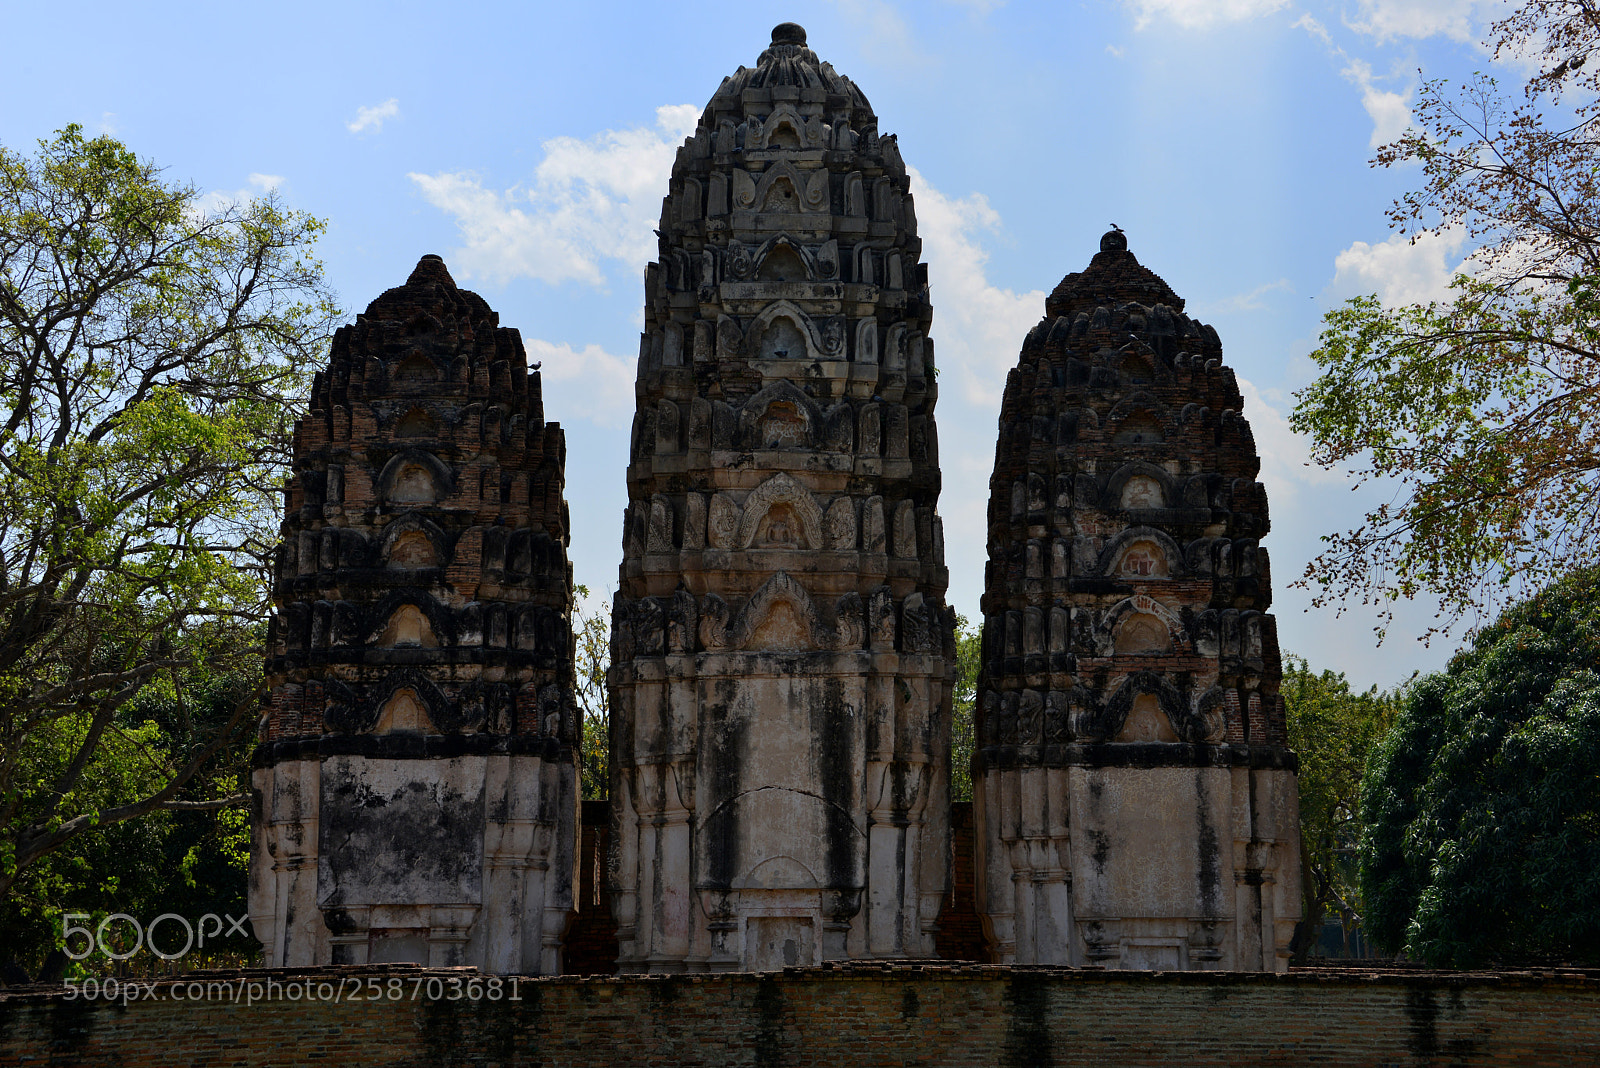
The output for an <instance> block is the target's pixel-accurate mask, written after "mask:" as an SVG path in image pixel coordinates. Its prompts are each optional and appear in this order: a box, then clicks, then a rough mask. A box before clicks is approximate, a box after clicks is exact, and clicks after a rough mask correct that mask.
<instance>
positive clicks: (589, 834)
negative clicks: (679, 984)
mask: <svg viewBox="0 0 1600 1068" xmlns="http://www.w3.org/2000/svg"><path fill="white" fill-rule="evenodd" d="M582 805H583V812H582V815H583V826H582V831H581V834H580V836H579V838H578V918H577V919H576V920H574V921H573V923H572V929H571V930H570V931H568V932H567V943H566V948H565V949H564V950H563V952H562V964H561V967H562V971H564V972H565V973H566V974H567V975H611V974H614V973H615V972H616V970H617V921H616V920H614V919H612V918H611V903H610V901H609V900H608V899H607V896H606V890H605V887H606V843H607V841H608V840H609V839H610V837H611V811H610V805H611V802H609V801H584V802H582Z"/></svg>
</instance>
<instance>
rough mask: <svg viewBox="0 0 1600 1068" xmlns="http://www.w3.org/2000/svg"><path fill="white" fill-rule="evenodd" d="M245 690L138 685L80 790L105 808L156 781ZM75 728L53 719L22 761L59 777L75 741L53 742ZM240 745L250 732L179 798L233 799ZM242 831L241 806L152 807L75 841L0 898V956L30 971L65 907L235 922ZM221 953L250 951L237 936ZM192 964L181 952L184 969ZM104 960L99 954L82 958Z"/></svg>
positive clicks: (206, 682) (226, 683)
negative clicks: (210, 915)
mask: <svg viewBox="0 0 1600 1068" xmlns="http://www.w3.org/2000/svg"><path fill="white" fill-rule="evenodd" d="M254 684H255V680H254V678H253V676H248V675H247V676H242V677H234V678H219V677H215V676H201V677H197V678H194V679H192V680H189V681H188V683H187V684H186V685H185V686H184V687H183V691H182V692H181V693H180V692H179V691H178V690H177V689H176V688H174V687H173V686H171V685H170V682H169V680H168V679H161V680H158V681H157V682H155V683H154V684H152V685H150V686H147V687H146V688H145V689H144V690H143V691H141V692H140V693H139V695H138V696H136V697H135V698H134V699H133V700H132V701H130V702H129V703H128V705H127V706H125V707H124V708H123V709H121V710H119V712H118V714H117V725H118V728H119V729H117V730H116V731H113V732H108V734H107V736H106V738H105V739H104V740H103V741H102V743H101V749H100V752H99V753H97V755H96V759H95V761H94V763H93V765H92V766H91V768H90V770H89V772H88V773H87V774H86V776H85V779H86V781H85V783H84V784H83V786H82V787H81V788H80V792H81V793H82V794H84V795H85V796H86V797H89V798H92V799H94V800H95V801H96V802H97V803H99V804H114V803H115V802H116V800H117V799H118V798H122V797H128V796H137V795H138V793H139V792H140V791H148V790H150V789H152V788H154V787H156V786H158V785H159V783H160V774H161V769H162V767H163V766H165V765H166V764H167V763H168V761H169V760H170V754H171V752H172V751H173V750H174V749H175V748H182V747H184V746H185V745H188V744H193V741H194V740H195V739H198V738H201V737H206V736H209V735H210V734H211V733H212V732H214V731H215V730H216V729H217V728H218V727H219V726H220V725H222V724H224V723H226V721H227V720H228V719H229V718H230V716H231V714H232V710H233V707H234V705H235V703H236V702H237V701H238V700H239V698H240V696H241V695H242V694H246V693H250V692H252V691H253V689H254ZM83 727H84V725H83V724H82V723H81V722H74V721H71V720H65V721H59V722H57V723H54V724H52V725H51V728H52V729H51V730H46V731H42V732H41V733H40V735H39V736H38V737H36V738H35V739H34V746H33V749H32V751H30V752H29V753H28V754H26V756H27V760H26V762H27V763H28V764H30V766H32V767H33V768H34V769H35V773H36V774H38V775H40V776H41V777H48V776H51V775H58V774H59V772H60V768H61V765H62V763H63V762H64V761H65V760H66V759H69V758H70V756H71V754H72V753H73V752H74V751H75V746H74V745H73V744H72V743H73V742H75V741H77V740H78V739H77V738H76V736H74V737H71V738H68V739H65V740H62V739H60V738H58V737H55V732H58V731H68V732H80V733H81V731H82V729H83ZM250 748H251V739H250V737H249V736H248V735H247V734H243V733H241V734H239V735H237V736H236V737H235V739H234V740H233V741H232V742H231V743H230V744H229V745H228V747H227V748H226V749H225V750H224V751H223V752H221V753H219V754H218V757H217V759H215V760H214V761H213V762H212V763H211V764H210V765H209V766H208V767H207V768H205V769H203V770H202V771H201V772H200V773H199V774H198V775H196V776H195V778H194V779H192V780H191V781H190V782H189V783H188V784H187V785H186V786H185V787H184V789H183V791H182V793H181V794H180V795H179V796H180V799H184V798H204V797H212V796H223V797H226V796H232V795H237V794H238V793H240V792H242V788H243V786H244V785H245V784H246V783H247V782H248V777H249V769H248V759H249V752H250ZM249 825H250V819H249V811H248V810H247V809H246V808H243V807H234V808H229V809H223V810H221V811H217V812H209V811H204V810H201V811H193V810H191V811H168V810H157V811H155V812H152V813H150V814H148V815H146V816H144V817H143V818H141V819H137V820H127V821H123V822H121V823H114V824H109V825H107V826H103V827H94V828H91V829H90V830H87V831H85V832H83V833H82V834H79V835H75V836H74V837H73V838H71V839H70V840H68V841H66V842H64V843H63V844H62V845H61V846H60V847H58V848H57V849H55V850H53V851H52V852H50V853H48V854H46V855H45V856H43V857H40V858H39V859H38V860H37V861H35V862H34V863H33V864H30V865H28V866H27V867H26V868H24V869H23V870H22V871H21V872H20V873H19V875H18V877H17V880H16V881H15V882H14V883H13V884H12V887H11V891H10V893H9V894H8V895H7V897H6V898H4V899H0V946H4V947H6V948H5V951H4V953H3V954H0V958H4V957H10V958H11V959H13V960H15V961H16V962H18V963H21V964H23V965H24V966H25V967H26V968H27V969H28V970H29V971H33V970H34V969H35V968H37V966H38V965H39V964H40V962H41V961H42V960H43V959H44V957H45V955H46V953H47V952H48V951H49V950H50V949H52V948H54V947H55V946H56V945H57V944H59V941H60V935H61V930H62V926H61V914H62V913H64V912H83V913H88V914H89V915H90V916H91V918H92V919H91V925H92V924H93V923H97V922H98V921H99V920H100V919H102V918H104V917H105V916H107V915H109V914H110V913H113V912H125V913H128V914H130V915H133V916H135V917H140V918H142V919H144V920H146V921H148V920H149V919H150V918H152V917H154V916H157V915H159V914H161V913H164V912H176V913H178V914H179V915H182V916H185V917H189V918H191V919H193V918H195V917H198V916H201V915H203V914H204V913H207V912H215V913H219V914H220V913H222V912H229V913H231V914H233V915H243V914H244V911H245V901H244V890H245V869H246V867H247V865H248V856H249V835H250V826H249ZM118 931H121V928H113V932H118ZM223 949H224V950H225V951H226V952H228V953H229V954H230V955H233V956H237V955H238V954H240V953H251V952H253V951H254V950H255V949H256V947H255V946H254V945H253V944H247V943H246V940H244V939H241V938H239V937H237V936H236V937H235V938H234V939H233V940H232V944H229V945H225V946H224V947H223ZM149 959H150V958H149V957H148V956H145V957H141V958H137V959H136V960H135V961H134V963H135V964H136V965H138V964H142V963H147V962H148V960H149ZM199 959H200V958H199V956H198V955H197V954H191V955H189V956H188V957H186V958H185V962H186V963H188V964H192V963H194V962H195V961H197V960H199ZM105 963H107V962H106V961H104V960H103V959H101V958H98V957H93V958H90V959H89V960H87V961H85V964H105Z"/></svg>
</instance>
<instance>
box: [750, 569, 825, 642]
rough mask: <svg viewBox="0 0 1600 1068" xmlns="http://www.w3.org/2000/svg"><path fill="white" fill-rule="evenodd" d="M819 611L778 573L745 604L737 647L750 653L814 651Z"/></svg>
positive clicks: (793, 583) (801, 588) (797, 586)
mask: <svg viewBox="0 0 1600 1068" xmlns="http://www.w3.org/2000/svg"><path fill="white" fill-rule="evenodd" d="M816 624H817V609H816V606H815V605H814V604H812V602H811V595H810V594H809V593H807V592H806V589H805V587H804V586H801V585H800V584H799V583H798V582H796V581H795V580H794V579H792V578H790V577H789V576H788V575H787V574H786V573H784V572H782V571H779V572H778V573H777V574H775V575H773V576H772V577H771V578H770V579H768V580H767V581H766V582H764V583H763V584H762V586H761V588H760V589H758V590H756V592H755V593H754V594H753V595H751V597H750V600H748V601H746V602H745V606H744V609H743V611H742V612H741V613H740V618H739V624H738V626H737V628H736V629H735V633H736V638H737V640H736V642H735V644H736V646H737V647H738V648H740V649H749V650H773V651H778V652H784V651H795V652H799V651H806V650H811V649H815V648H816V646H817V642H816Z"/></svg>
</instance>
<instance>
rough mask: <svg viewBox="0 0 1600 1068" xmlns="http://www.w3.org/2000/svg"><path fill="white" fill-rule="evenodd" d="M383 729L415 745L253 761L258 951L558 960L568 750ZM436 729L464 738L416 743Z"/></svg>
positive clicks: (490, 961)
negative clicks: (561, 756) (523, 749)
mask: <svg viewBox="0 0 1600 1068" xmlns="http://www.w3.org/2000/svg"><path fill="white" fill-rule="evenodd" d="M485 740H486V741H492V740H489V739H485ZM385 741H388V742H392V743H402V744H396V745H390V746H387V747H386V748H389V749H394V750H397V751H398V750H402V749H405V748H408V746H407V745H406V744H404V743H413V744H411V745H410V746H409V748H414V749H415V750H416V752H415V753H414V754H410V755H409V756H394V755H379V754H374V755H364V754H357V753H312V754H310V755H306V756H303V757H299V758H295V757H294V756H293V755H291V754H283V755H285V756H288V757H289V758H288V759H280V760H278V761H277V762H276V763H273V764H270V765H269V766H265V767H257V768H256V770H255V772H254V773H253V776H252V786H253V788H254V791H255V794H256V797H257V799H258V801H257V803H258V804H259V805H260V806H261V811H260V816H259V822H258V827H259V828H260V829H261V833H258V834H257V835H256V839H255V855H254V856H253V857H252V858H251V866H250V893H249V907H250V921H251V925H252V927H253V928H254V930H255V933H256V937H257V938H259V939H260V940H261V942H262V945H263V946H264V947H265V954H264V963H265V964H266V965H267V966H268V967H273V968H278V967H304V966H311V965H322V964H380V963H404V962H410V963H416V964H424V965H429V966H432V967H450V966H458V965H471V966H475V967H478V968H480V969H482V970H484V971H487V972H494V973H498V974H515V975H555V974H559V973H560V971H561V946H562V941H563V939H564V938H565V936H566V932H567V929H568V927H569V926H570V925H571V923H572V919H573V917H574V916H575V911H574V910H575V888H574V885H573V881H574V878H575V875H574V873H575V870H576V866H575V864H574V859H575V858H574V857H572V856H571V855H570V854H571V853H572V851H573V848H574V842H573V841H572V840H571V839H572V837H573V836H572V835H571V834H568V833H562V832H561V830H560V829H561V828H569V829H570V828H571V827H572V826H573V825H574V823H575V817H574V813H575V810H576V807H577V793H578V784H577V778H576V773H575V770H574V768H573V765H572V764H571V763H570V761H559V760H547V759H545V758H544V757H543V756H542V755H539V754H528V753H506V752H499V753H495V752H485V751H481V750H484V749H491V748H493V746H492V745H491V746H484V745H479V746H472V745H471V742H470V740H468V739H466V738H460V737H458V738H454V739H449V740H448V741H447V740H446V739H444V738H442V737H435V738H425V737H422V736H417V737H414V738H409V739H398V738H394V737H393V736H391V737H390V738H388V739H385ZM429 743H432V744H431V745H430V744H429ZM441 743H444V745H450V743H455V744H454V745H453V746H450V747H451V748H454V749H457V750H463V751H461V752H457V753H453V754H446V753H444V752H442V751H441V752H427V753H424V750H427V749H436V750H442V748H443V747H444V746H442V745H441ZM314 744H315V743H313V746H314ZM279 748H282V747H281V746H280V747H279ZM368 748H372V746H368ZM474 748H475V749H478V750H480V751H478V752H472V751H469V750H471V749H474ZM502 748H504V746H502Z"/></svg>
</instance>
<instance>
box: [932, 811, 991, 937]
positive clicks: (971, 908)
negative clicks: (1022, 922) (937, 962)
mask: <svg viewBox="0 0 1600 1068" xmlns="http://www.w3.org/2000/svg"><path fill="white" fill-rule="evenodd" d="M950 851H951V854H952V855H951V858H950V861H951V863H950V893H949V894H948V895H947V896H946V897H945V899H944V908H942V909H940V910H939V934H938V938H937V945H938V948H939V956H941V957H943V958H944V959H945V960H970V961H987V960H988V959H989V951H988V949H987V948H986V946H985V945H984V941H983V925H982V924H981V923H980V922H979V920H978V903H977V901H976V900H975V899H974V897H973V881H972V802H971V801H952V802H951V803H950Z"/></svg>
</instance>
